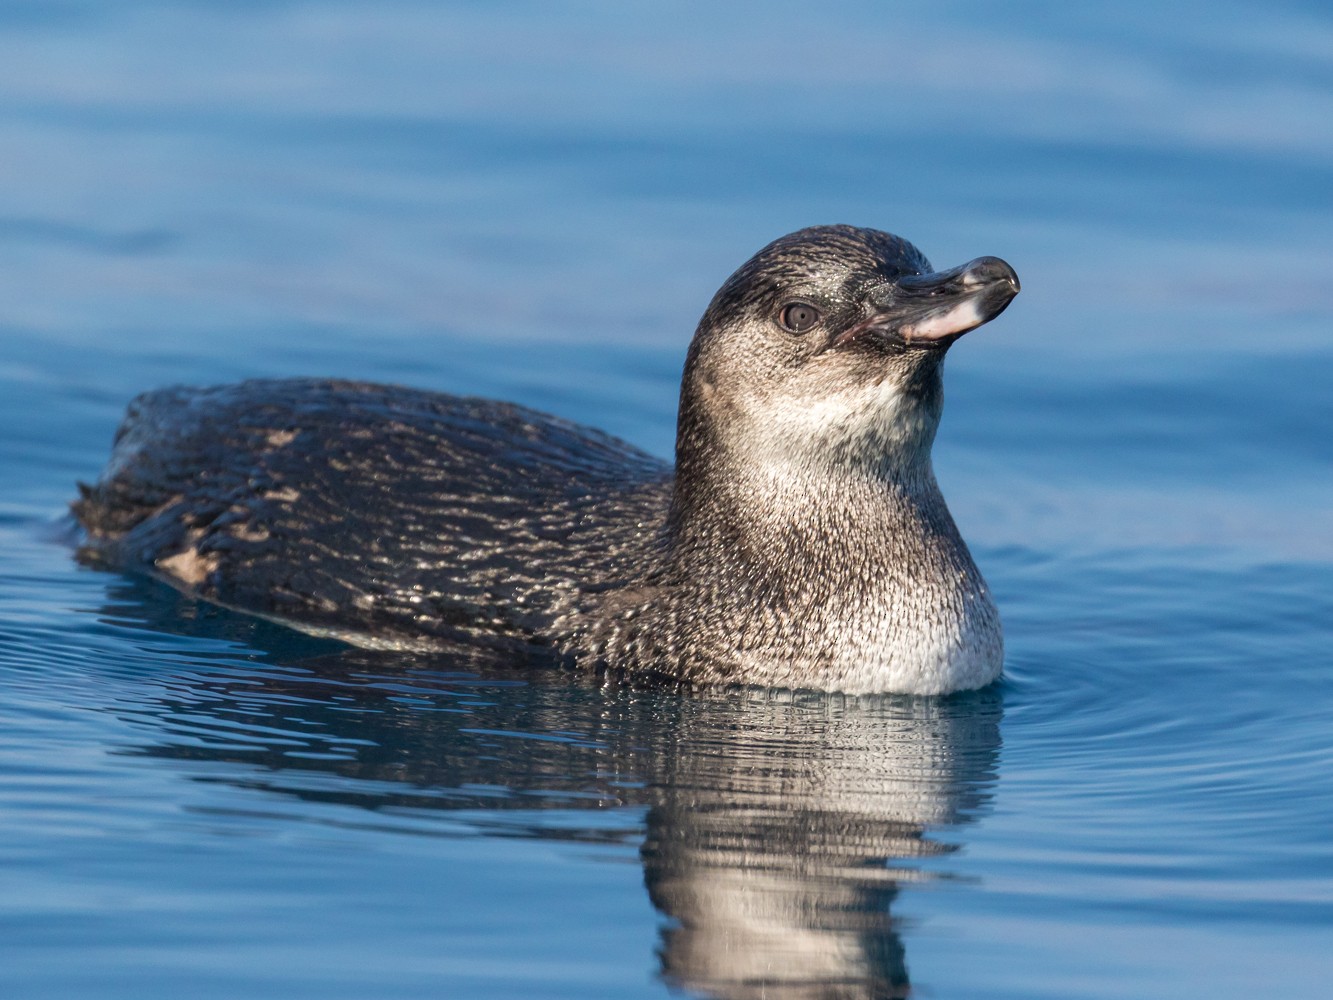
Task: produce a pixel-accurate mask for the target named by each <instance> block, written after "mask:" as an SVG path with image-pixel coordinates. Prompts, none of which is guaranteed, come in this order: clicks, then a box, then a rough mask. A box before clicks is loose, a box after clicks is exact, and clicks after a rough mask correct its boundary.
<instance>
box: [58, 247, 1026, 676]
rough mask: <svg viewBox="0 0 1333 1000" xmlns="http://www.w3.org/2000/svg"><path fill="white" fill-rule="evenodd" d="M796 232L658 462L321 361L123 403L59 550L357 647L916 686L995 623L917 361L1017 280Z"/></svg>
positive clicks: (711, 329) (958, 664) (1004, 270)
mask: <svg viewBox="0 0 1333 1000" xmlns="http://www.w3.org/2000/svg"><path fill="white" fill-rule="evenodd" d="M1018 288H1019V284H1018V278H1017V276H1016V275H1015V273H1014V271H1013V269H1012V268H1011V267H1010V266H1009V265H1008V264H1006V263H1005V262H1004V261H1002V260H999V259H998V258H995V257H980V258H978V259H976V260H974V261H972V262H970V263H968V264H964V265H962V266H960V267H955V268H951V269H949V270H947V271H935V270H933V269H932V267H931V265H930V263H929V262H928V261H927V260H926V258H925V256H924V255H922V253H921V252H920V251H919V250H917V249H916V247H914V246H912V244H910V243H908V242H906V241H905V240H902V239H900V238H898V237H896V236H893V235H890V234H889V233H884V232H880V231H877V230H873V229H859V228H854V227H851V226H817V227H813V228H809V229H803V230H800V231H798V232H795V233H792V234H790V235H788V236H784V237H782V238H780V239H777V240H775V241H774V242H772V243H770V244H769V245H768V246H766V247H764V248H763V249H762V250H760V251H759V252H758V253H757V254H755V255H754V257H752V258H751V259H750V260H749V261H748V262H747V263H745V264H744V265H743V266H742V267H741V268H740V270H738V271H737V272H736V273H735V274H733V275H732V276H731V277H730V278H728V279H727V281H726V283H725V284H724V285H723V286H722V288H721V290H719V291H718V293H717V295H716V296H714V298H713V301H712V302H711V303H710V304H709V306H708V308H707V310H706V311H705V312H704V315H703V318H702V320H701V321H700V323H699V327H698V330H697V332H696V333H695V336H694V340H693V342H692V343H691V345H690V348H689V352H688V355H687V357H686V361H685V372H684V377H683V380H682V385H681V393H680V412H679V421H678V427H677V440H676V462H675V467H674V469H673V468H672V467H671V466H669V465H667V464H666V463H664V462H662V461H660V460H659V459H657V458H655V457H653V456H651V455H648V454H647V453H645V452H642V451H639V450H638V449H636V448H634V447H632V446H630V445H628V444H626V443H624V442H622V441H620V440H617V439H616V438H613V437H610V436H608V435H606V434H603V433H600V432H598V431H595V430H592V429H589V428H586V427H581V426H578V425H576V424H572V423H570V422H567V421H564V420H561V419H559V418H556V417H552V416H548V415H546V414H543V413H538V412H536V411H534V410H530V409H526V408H524V407H521V406H516V405H513V404H510V403H501V402H494V401H490V400H483V399H475V398H462V397H457V396H450V395H444V394H440V393H432V392H424V391H420V390H415V389H407V388H402V387H398V386H385V385H374V384H368V383H361V382H347V381H335V380H323V379H283V380H256V381H249V382H243V383H240V384H237V385H230V386H222V387H216V388H170V389H164V390H159V391H156V392H150V393H146V394H145V395H142V396H140V397H138V398H137V399H135V400H134V401H133V402H132V403H131V404H130V407H129V412H128V414H127V416H126V418H125V420H124V422H123V424H122V425H121V427H120V430H119V431H118V433H117V435H116V442H115V448H114V450H113V453H112V455H111V460H110V462H109V464H108V466H107V468H106V470H105V471H104V473H103V475H102V478H101V479H100V480H99V482H98V483H97V484H96V485H93V486H85V485H82V484H81V486H80V490H81V493H82V496H81V498H80V499H78V500H76V501H75V502H74V504H73V505H72V506H73V510H74V513H75V516H76V517H77V519H78V520H79V522H80V523H81V524H82V526H83V529H84V532H85V535H84V544H83V547H82V549H81V553H82V555H83V557H84V558H86V559H88V560H90V561H92V562H94V563H96V564H98V565H102V566H106V567H109V568H116V569H123V570H131V571H140V572H146V573H149V574H152V575H154V576H156V577H159V578H161V579H163V580H165V581H167V582H168V583H170V584H172V585H173V586H176V587H178V588H180V589H182V590H184V591H187V592H189V593H191V594H195V595H197V596H199V597H201V598H204V599H206V600H209V601H213V602H216V603H218V604H221V605H225V606H227V607H231V608H236V609H241V610H244V611H248V612H251V613H255V614H258V615H262V616H265V617H268V618H273V619H277V620H280V621H283V622H286V623H288V624H291V625H294V626H295V627H297V628H300V629H303V630H305V631H310V632H315V633H321V634H329V635H335V636H338V637H341V638H344V639H346V640H348V641H350V642H353V643H356V644H358V645H363V646H370V647H383V648H403V649H417V648H421V649H429V648H435V647H441V646H445V645H448V644H454V645H456V644H457V643H458V642H459V641H460V640H462V641H467V642H473V643H483V644H487V645H497V646H500V647H502V648H505V649H512V650H513V651H514V652H516V653H525V654H530V653H536V654H537V655H539V656H552V657H554V658H556V659H559V660H562V661H566V662H570V663H573V664H576V665H582V666H588V667H594V668H598V669H606V670H610V671H614V672H616V673H620V674H626V675H630V676H634V677H644V676H662V677H668V678H675V679H677V680H681V681H684V682H687V683H736V684H755V685H766V686H773V687H788V688H815V689H823V690H835V691H844V692H849V693H864V692H900V693H910V694H942V693H947V692H950V691H957V690H963V689H968V688H977V687H981V686H984V685H986V684H988V683H990V682H991V681H993V680H994V679H995V678H996V677H998V676H999V674H1000V671H1001V667H1002V661H1003V637H1002V631H1001V626H1000V619H999V615H998V613H997V611H996V608H995V604H994V602H993V601H992V599H991V596H990V593H989V591H988V590H987V587H986V584H985V581H984V580H983V579H982V577H981V574H980V572H979V571H978V570H977V567H976V564H975V563H974V562H973V560H972V557H971V555H970V554H969V553H968V550H967V546H966V545H965V544H964V542H963V540H962V538H961V537H960V535H959V533H958V529H957V528H956V527H955V525H954V522H953V519H952V518H951V517H950V515H949V511H948V508H947V507H946V506H945V503H944V498H943V496H942V495H941V493H940V490H939V487H938V486H937V485H936V482H935V476H934V472H933V471H932V467H931V459H930V452H931V444H932V442H933V440H934V437H935V430H936V427H937V425H938V423H939V418H940V408H941V403H942V390H941V366H942V362H943V360H944V355H945V352H946V351H947V350H948V348H949V346H950V345H951V344H952V343H953V342H954V341H955V340H956V339H957V338H958V337H959V336H960V335H962V334H963V333H966V332H967V331H968V330H971V329H974V328H975V327H977V326H980V325H981V324H983V323H985V322H987V321H989V320H991V319H993V318H994V317H996V316H997V315H999V314H1000V313H1001V312H1002V311H1003V310H1004V308H1005V307H1006V306H1007V305H1008V304H1009V302H1010V301H1011V300H1012V299H1013V297H1014V296H1015V295H1016V294H1017V292H1018Z"/></svg>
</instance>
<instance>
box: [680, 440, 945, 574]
mask: <svg viewBox="0 0 1333 1000" xmlns="http://www.w3.org/2000/svg"><path fill="white" fill-rule="evenodd" d="M925 423H926V424H928V426H924V425H923V427H922V428H918V429H916V430H914V431H913V432H912V433H910V434H907V435H905V436H899V437H897V438H895V439H894V440H893V441H891V442H886V441H884V440H882V439H875V440H872V441H869V442H866V441H861V442H857V443H844V446H842V447H833V448H827V449H823V450H819V451H818V452H815V451H813V450H812V449H808V448H795V449H790V448H783V447H781V446H779V447H769V445H772V444H773V443H774V442H773V441H772V440H769V441H758V440H755V439H750V440H748V441H746V442H744V443H743V445H742V446H741V447H731V448H728V447H723V446H721V443H720V442H718V441H716V440H713V441H712V442H711V446H709V447H703V448H699V449H697V450H694V451H691V449H689V448H688V447H686V448H680V449H678V457H677V470H676V481H675V489H674V493H673V497H672V507H671V515H670V520H669V529H670V537H671V561H672V563H673V564H674V565H675V568H676V570H677V575H678V576H679V578H680V579H681V580H682V582H686V583H688V582H690V581H704V580H709V581H711V582H712V583H713V585H717V584H718V583H719V582H720V580H719V577H722V578H725V579H726V580H727V581H731V582H733V583H734V584H735V585H737V586H744V585H745V584H747V583H748V584H750V585H751V586H753V587H754V588H755V589H757V590H758V591H761V592H763V593H765V594H768V595H772V596H774V597H775V598H776V597H779V596H780V595H781V594H782V593H783V592H787V591H790V592H791V593H793V594H796V593H801V594H806V595H810V596H812V597H815V598H816V599H817V598H818V596H819V595H821V594H822V595H831V594H835V593H839V592H841V591H842V590H843V589H844V588H845V586H846V585H847V582H848V580H849V578H852V577H862V576H865V575H866V574H871V575H875V574H879V573H883V574H885V575H898V574H901V573H903V572H906V571H908V569H909V566H910V564H914V563H915V562H916V560H915V559H913V558H912V557H913V555H914V554H915V553H917V552H921V553H922V554H923V555H924V553H925V550H926V549H930V548H932V547H934V548H938V546H939V543H944V546H945V547H952V546H953V545H955V544H956V545H957V546H960V547H961V546H962V545H963V542H962V539H961V537H960V536H959V535H958V532H957V529H956V528H955V526H954V523H953V520H952V518H951V517H950V516H949V512H948V509H947V507H946V506H945V502H944V497H943V495H942V494H941V493H940V489H939V486H938V484H937V483H936V480H935V474H934V470H933V468H932V465H931V460H930V445H931V442H932V440H933V438H934V421H933V420H928V421H926V422H925ZM918 431H919V432H918ZM778 437H779V438H780V437H781V432H780V431H779V432H778ZM705 440H707V437H706V436H705V435H701V434H697V433H695V434H692V435H686V434H682V436H681V441H682V442H690V443H696V444H697V443H699V442H700V441H705ZM778 443H779V445H780V444H781V442H780V441H779V442H778ZM824 443H826V442H820V443H819V444H821V445H822V444H824ZM876 449H878V450H876ZM904 557H906V558H907V560H908V563H909V565H904V562H903V561H904ZM929 561H930V560H929V559H924V560H923V563H922V566H921V571H922V572H929V571H930V568H929V566H928V565H925V563H928V562H929ZM893 563H897V565H896V566H895V565H892V564H893Z"/></svg>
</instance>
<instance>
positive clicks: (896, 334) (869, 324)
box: [830, 257, 1019, 347]
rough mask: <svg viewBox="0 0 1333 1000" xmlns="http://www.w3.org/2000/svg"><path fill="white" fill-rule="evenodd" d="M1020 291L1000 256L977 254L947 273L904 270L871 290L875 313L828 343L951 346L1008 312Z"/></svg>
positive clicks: (840, 345)
mask: <svg viewBox="0 0 1333 1000" xmlns="http://www.w3.org/2000/svg"><path fill="white" fill-rule="evenodd" d="M1018 290H1019V284H1018V275H1017V274H1015V273H1014V269H1013V268H1012V267H1010V266H1009V265H1008V264H1006V263H1005V262H1004V261H1002V260H1000V258H999V257H978V258H977V259H976V260H974V261H970V262H969V263H967V264H963V265H961V266H959V267H955V268H950V269H949V270H948V271H935V272H932V273H931V274H906V275H903V276H902V277H899V278H896V279H894V280H893V281H890V282H887V283H886V284H884V285H881V286H879V287H878V288H876V289H874V290H872V291H871V293H870V301H871V304H872V306H873V307H874V309H875V312H874V313H872V314H871V315H870V316H869V317H867V318H866V319H864V320H862V321H861V322H860V323H857V324H855V325H854V326H852V327H850V328H848V329H846V330H844V331H842V332H841V333H840V334H838V335H837V336H835V337H834V339H833V342H832V344H830V346H831V347H845V346H847V345H849V344H852V343H854V342H857V341H861V340H863V339H874V340H878V341H888V342H890V343H895V344H900V345H906V346H909V347H917V346H919V347H947V346H948V345H949V344H951V343H953V342H954V341H955V340H957V339H958V338H959V337H961V336H962V335H963V334H965V333H967V332H968V331H969V330H975V329H976V328H977V327H979V326H981V325H982V324H983V323H989V322H990V321H991V320H993V319H994V318H995V317H996V316H998V315H1000V313H1002V312H1004V310H1005V307H1006V306H1008V305H1009V303H1010V302H1012V301H1013V299H1014V296H1015V295H1017V294H1018Z"/></svg>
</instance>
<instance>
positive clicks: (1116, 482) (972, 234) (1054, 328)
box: [0, 0, 1333, 998]
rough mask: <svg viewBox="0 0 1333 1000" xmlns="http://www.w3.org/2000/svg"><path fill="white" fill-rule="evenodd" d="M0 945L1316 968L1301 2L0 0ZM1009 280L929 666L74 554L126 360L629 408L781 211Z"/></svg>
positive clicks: (170, 973) (293, 977) (943, 969)
mask: <svg viewBox="0 0 1333 1000" xmlns="http://www.w3.org/2000/svg"><path fill="white" fill-rule="evenodd" d="M0 95H3V96H0V148H2V149H3V150H4V154H3V156H0V303H3V306H2V307H0V428H3V434H0V482H2V483H3V486H2V487H0V719H2V720H3V722H2V725H0V996H4V997H11V996H12V997H15V998H20V997H21V998H43V997H61V998H63V997H68V996H97V997H135V998H142V997H157V996H161V997H168V996H170V997H175V996H182V995H189V996H192V997H200V998H208V997H227V998H231V997H236V996H246V997H256V998H262V997H283V998H294V997H295V998H299V997H320V998H331V997H349V998H352V997H355V998H360V997H366V996H376V997H392V998H403V997H425V996H430V997H437V996H449V997H472V996H475V997H490V996H530V997H566V996H568V997H581V998H582V997H651V996H664V995H667V994H668V993H670V992H671V991H672V990H673V989H682V990H685V991H686V992H687V993H690V994H693V995H702V996H736V997H750V996H759V995H765V996H769V997H774V996H832V995H838V996H867V997H869V996H897V995H902V994H903V993H905V992H906V991H907V989H908V988H909V984H910V988H911V989H912V990H913V991H914V992H915V993H917V994H919V995H921V996H932V997H973V996H983V995H984V996H989V997H1021V998H1033V997H1060V998H1074V997H1077V998H1095V997H1121V996H1125V995H1139V996H1152V997H1158V998H1173V997H1191V998H1193V997H1200V996H1209V997H1251V996H1273V997H1318V996H1323V995H1326V994H1327V981H1328V979H1329V977H1330V974H1331V973H1333V961H1330V958H1329V955H1330V954H1331V953H1333V952H1331V951H1330V947H1329V943H1330V933H1329V932H1330V929H1333V849H1331V848H1330V846H1329V831H1330V830H1331V829H1333V735H1331V733H1333V729H1331V728H1330V726H1329V724H1328V718H1329V713H1330V708H1331V707H1333V658H1331V657H1330V653H1329V650H1330V648H1333V647H1331V643H1330V640H1331V639H1333V624H1331V623H1333V522H1331V521H1330V518H1329V508H1330V486H1333V481H1331V480H1333V476H1331V475H1330V469H1331V468H1333V443H1331V442H1333V436H1331V435H1330V433H1329V428H1330V426H1333V395H1331V394H1330V392H1329V386H1330V385H1333V346H1330V344H1331V343H1333V342H1331V341H1330V339H1329V335H1328V334H1329V330H1330V319H1333V290H1331V288H1333V286H1330V284H1329V282H1328V279H1327V274H1328V269H1329V264H1330V253H1329V249H1328V239H1327V236H1328V233H1329V231H1330V224H1331V223H1333V16H1331V15H1330V14H1329V13H1328V11H1327V10H1326V9H1325V8H1324V7H1323V6H1322V5H1316V4H1303V3H1298V2H1286V3H1276V4H1265V5H1262V6H1261V5H1257V4H1256V5H1248V4H1242V3H1225V2H1224V3H1210V4H1207V5H1204V4H1195V3H1183V4H1175V5H1171V6H1170V7H1169V8H1162V7H1159V6H1156V5H1148V4H1143V3H1134V2H1131V3H1127V4H1118V5H1115V7H1114V8H1110V7H1105V8H1103V7H1097V8H1093V7H1072V6H1070V5H1059V6H1054V5H1045V4H1039V3H1029V4H1017V5H1007V6H1005V7H1004V8H1003V9H1001V8H998V7H996V6H995V5H985V4H971V3H957V4H936V5H931V6H929V7H925V8H923V7H921V6H920V5H899V4H880V3H874V4H871V3H862V4H857V3H846V4H837V5H834V6H832V7H831V8H822V9H820V10H819V11H815V10H814V9H813V8H811V7H808V6H807V5H804V4H786V3H778V4H766V5H763V6H762V7H760V6H750V5H727V6H725V7H723V8H721V9H718V8H716V7H714V6H710V5H691V6H689V7H686V8H680V7H673V8H670V9H668V8H661V9H659V8H650V7H646V6H642V5H624V4H607V3H596V2H588V3H582V4H577V5H561V7H560V10H559V11H558V12H557V11H556V10H555V9H554V8H548V7H546V6H539V5H535V4H525V3H510V4H504V5H493V6H482V5H471V4H464V3H455V4H428V3H413V2H408V0H399V2H387V3H381V4H376V5H374V8H373V10H372V9H371V8H369V7H365V6H363V5H353V4H338V3H324V4H299V3H282V2H276V0H274V2H253V3H245V4H237V3H229V4H223V3H204V2H194V3H187V2H177V3H168V2H159V3H149V2H124V3H119V4H115V5H106V4H94V3H78V2H60V3H53V2H47V3H41V4H36V3H24V2H17V0H15V2H8V3H3V4H0ZM829 221H849V222H854V223H858V224H864V225H874V226H880V227H884V228H890V229H893V230H895V231H898V232H901V233H903V234H904V235H906V236H908V237H909V238H911V239H913V240H914V241H916V242H917V243H918V244H919V245H921V246H922V248H923V249H925V250H926V252H927V253H928V254H930V255H931V257H932V259H933V260H934V261H935V263H936V264H937V265H939V266H949V265H952V264H956V263H960V262H962V261H964V260H967V259H970V258H972V257H975V256H978V255H980V254H998V255H1001V256H1004V257H1005V258H1006V259H1008V260H1009V261H1011V262H1012V263H1013V264H1014V265H1015V267H1016V268H1017V269H1018V271H1019V273H1020V275H1021V276H1022V278H1023V282H1024V292H1023V295H1022V296H1020V298H1019V299H1018V300H1017V301H1016V302H1015V304H1014V305H1013V306H1012V307H1011V308H1010V310H1009V311H1008V312H1007V313H1006V314H1005V315H1004V316H1003V317H1002V318H1001V319H1000V320H999V321H997V322H996V323H995V324H994V325H993V326H991V327H988V328H987V329H985V330H983V331H980V332H979V333H977V334H975V335H973V336H970V337H969V338H967V339H966V340H965V341H964V342H963V343H961V344H960V345H959V347H958V348H957V349H956V350H955V351H954V352H953V353H952V355H951V357H950V361H949V371H948V373H947V388H948V394H949V401H948V408H947V412H946V415H945V422H944V426H943V428H942V430H941V434H940V440H939V443H938V445H937V448H936V458H937V467H938V472H939V477H940V480H941V482H942V484H943V486H944V489H945V493H946V495H947V496H948V497H949V498H950V503H951V507H952V509H953V511H954V514H955V516H956V518H957V520H958V521H959V523H960V525H961V526H962V529H963V532H964V534H965V536H966V537H967V538H968V539H969V541H970V543H971V544H972V547H973V551H974V553H975V555H976V557H977V559H978V562H979V563H980V564H981V566H982V568H983V570H984V571H985V573H986V575H987V577H988V578H989V580H990V581H991V583H992V585H993V588H994V590H995V593H996V595H997V598H998V600H999V603H1000V606H1001V608H1002V610H1003V613H1004V615H1005V620H1006V625H1007V636H1008V647H1009V657H1008V666H1007V675H1006V679H1005V680H1004V681H1003V682H1002V683H1001V684H999V685H997V686H995V687H993V688H992V689H990V690H988V691H983V692H979V693H976V694H972V695H968V696H964V697H959V698H952V699H940V700H932V699H924V700H911V699H895V698H875V699H859V700H857V699H843V698H839V697H835V696H816V695H811V694H791V693H781V692H762V691H742V692H718V693H714V694H712V695H708V696H696V697H683V696H681V695H678V694H674V693H669V692H660V691H640V692H634V691H625V690H603V689H601V688H599V687H597V686H596V685H594V684H592V683H591V682H588V681H586V680H583V679H581V678H577V677H570V676H565V675H561V674H559V673H554V672H551V671H541V670H531V669H521V668H514V667H509V666H505V665H503V664H501V665H497V664H495V663H490V662H485V661H483V660H481V659H480V656H479V654H478V655H475V656H474V655H471V654H470V653H468V651H460V652H459V653H458V655H456V656H449V657H434V658H417V657H409V656H394V657H387V656H373V655H370V654H367V653H359V652H355V651H349V650H347V649H345V648H343V647H341V646H339V645H338V644H336V643H333V642H328V641H321V640H315V639H311V638H308V637H303V636H299V635H295V634H293V633H291V632H288V631H287V630H284V629H282V628H280V627H277V626H274V625H268V624H264V623H259V622H255V621H251V620H249V619H247V618H245V617H244V616H239V615H236V614H231V613H226V612H223V611H220V610H218V609H215V608H210V607H208V606H205V605H200V604H198V603H196V602H193V601H190V600H189V599H187V598H184V597H181V596H180V595H178V594H176V593H174V592H172V591H170V590H167V589H166V588H163V587H161V586H159V585H156V584H152V583H149V582H145V581H141V580H133V579H128V578H122V577H118V576H115V575H109V574H102V573H97V572H92V571H89V570H86V569H82V568H80V567H78V566H77V565H76V564H75V563H74V562H73V560H72V559H71V558H70V554H69V551H68V549H67V548H65V547H64V546H63V545H61V544H60V543H59V541H58V539H53V537H52V532H51V528H50V525H51V523H52V522H53V520H54V519H55V518H56V517H57V516H58V515H59V514H60V512H61V510H62V509H63V505H64V503H65V502H66V501H67V500H68V499H69V498H70V497H71V495H72V493H73V483H74V481H75V480H76V479H79V478H85V479H86V478H89V477H92V476H93V475H95V474H96V471H97V469H98V468H99V466H100V464H101V462H102V461H103V460H104V458H105V455H106V452H107V448H108V445H109V440H110V436H111V433H112V431H113V429H114V426H115V424H116V421H117V420H118V418H119V414H120V412H121V411H122V409H123V406H124V403H125V402H126V400H127V399H128V398H129V397H130V396H131V395H133V394H134V393H136V392H138V391H140V390H142V389H144V388H149V387H152V386H156V385H162V384H166V383H170V382H217V381H224V380H230V379H235V378H241V377H245V376H250V375H286V374H336V375H356V376H361V377H368V378H375V379H381V380H386V381H401V382H411V383H413V384H416V385H422V386H426V387H432V388H437V389H441V390H446V391H463V392H472V393H479V394H483V395H490V396H496V397H501V398H509V399H516V400H519V401H521V402H524V403H526V404H528V405H531V406H536V407H539V408H542V409H546V410H549V411H553V412H557V413H560V414H562V415H564V416H568V417H571V418H573V419H576V420H581V421H584V422H588V423H593V424H596V425H598V426H601V427H604V428H607V429H609V430H611V431H613V432H615V433H617V434H620V435H622V436H625V437H627V438H629V439H630V440H632V441H633V442H634V443H636V444H639V445H641V446H643V447H646V448H648V449H650V450H652V451H655V452H657V453H659V454H664V455H665V454H669V451H670V447H671V440H672V433H673V425H672V420H673V410H674V402H675V390H676V381H677V379H678V376H679V365H680V360H681V357H682V354H683V350H684V345H685V342H686V339H687V337H688V334H689V331H690V330H691V328H692V326H693V323H694V321H695V319H696V318H697V316H698V314H699V312H700V311H701V309H702V307H703V304H704V303H705V302H706V301H707V299H708V297H709V296H710V295H711V294H712V291H713V290H714V289H715V288H716V286H717V284H718V283H720V281H721V280H722V278H724V277H725V276H726V275H727V274H728V273H729V272H730V271H731V269H732V268H734V267H735V266H736V265H737V264H739V263H740V262H741V261H742V260H744V259H745V258H746V257H747V256H748V255H749V254H750V253H751V252H753V251H754V250H755V249H756V248H757V247H759V246H760V245H762V244H763V243H765V242H767V241H768V240H769V239H771V238H772V237H774V236H776V235H778V234H780V233H782V232H785V231H787V230H790V229H793V228H796V227H798V226H801V225H806V224H810V223H814V222H829Z"/></svg>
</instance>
